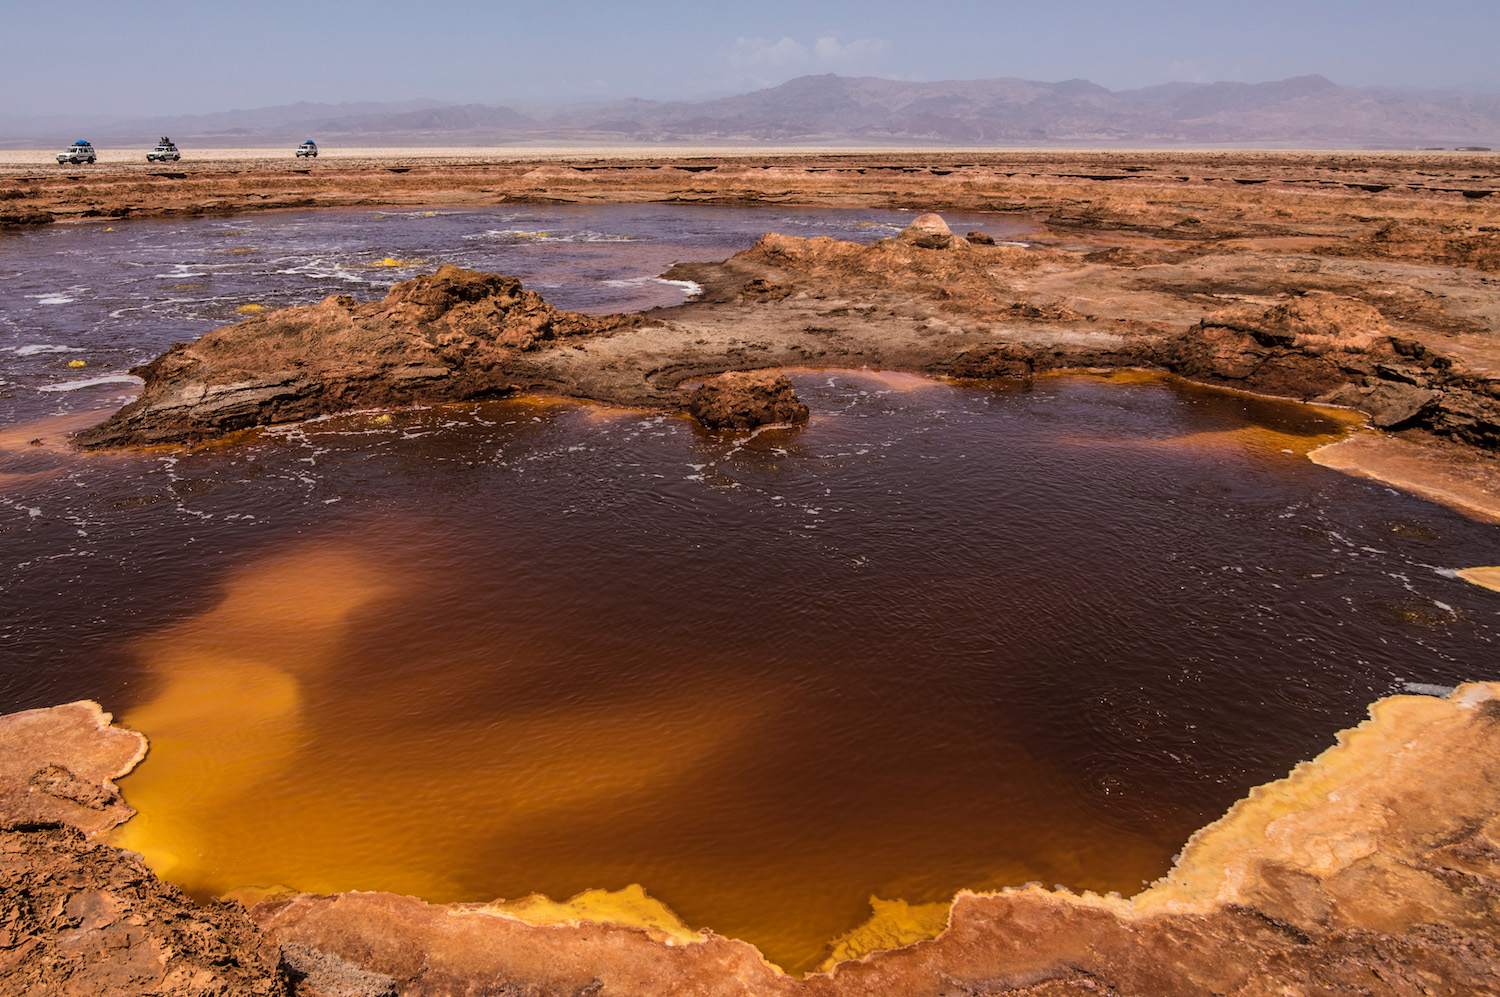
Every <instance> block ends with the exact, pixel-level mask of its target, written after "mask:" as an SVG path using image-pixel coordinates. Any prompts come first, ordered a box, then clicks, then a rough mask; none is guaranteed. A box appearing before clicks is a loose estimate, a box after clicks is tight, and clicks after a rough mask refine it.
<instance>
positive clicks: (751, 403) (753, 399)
mask: <svg viewBox="0 0 1500 997" xmlns="http://www.w3.org/2000/svg"><path fill="white" fill-rule="evenodd" d="M688 411H689V412H691V413H692V414H693V417H694V418H695V419H697V420H698V421H699V422H701V423H702V424H703V425H705V426H708V427H709V428H710V429H755V428H757V427H759V426H767V425H795V424H796V423H800V422H806V421H807V417H808V410H807V405H805V404H804V403H803V401H802V399H800V398H798V397H797V392H796V391H795V390H793V388H792V382H791V381H789V380H787V377H786V375H785V374H780V373H777V372H776V371H774V370H750V371H729V372H727V373H724V374H720V375H719V376H717V377H711V378H709V379H708V380H707V381H704V382H703V384H702V385H701V386H700V387H698V389H697V390H695V391H694V392H693V394H692V397H691V398H690V400H689V401H688Z"/></svg>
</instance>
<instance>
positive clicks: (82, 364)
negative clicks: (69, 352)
mask: <svg viewBox="0 0 1500 997" xmlns="http://www.w3.org/2000/svg"><path fill="white" fill-rule="evenodd" d="M68 366H69V367H87V366H88V363H87V361H84V360H69V361H68Z"/></svg>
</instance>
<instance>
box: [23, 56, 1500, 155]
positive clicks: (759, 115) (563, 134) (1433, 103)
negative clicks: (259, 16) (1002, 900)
mask: <svg viewBox="0 0 1500 997" xmlns="http://www.w3.org/2000/svg"><path fill="white" fill-rule="evenodd" d="M75 132H77V133H78V134H79V135H85V136H86V137H88V138H90V139H91V140H92V141H94V142H95V144H96V145H110V144H129V145H149V144H150V143H151V142H152V141H153V140H154V139H155V138H156V136H157V135H159V134H166V135H171V136H172V137H173V138H174V139H176V140H177V142H178V143H179V144H181V145H184V146H187V147H191V146H193V145H197V146H258V145H284V144H286V143H289V142H291V143H295V142H297V141H299V140H301V139H303V138H314V139H316V140H317V141H318V142H319V143H322V144H325V145H395V146H401V145H413V146H415V145H447V146H453V145H510V144H519V143H549V142H551V143H559V144H563V143H566V144H575V143H577V144H619V143H637V142H650V143H656V142H663V143H684V142H686V143H704V144H713V143H723V144H735V145H742V144H743V145H753V144H761V143H765V144H777V145H786V144H797V145H803V144H809V145H812V144H824V145H934V146H943V145H946V146H1054V145H1055V146H1067V145H1083V146H1090V145H1092V146H1111V145H1118V146H1129V145H1140V146H1175V145H1249V146H1265V147H1273V148H1274V147H1298V148H1376V149H1410V148H1424V147H1447V148H1452V147H1457V146H1495V147H1500V93H1479V92H1465V91H1454V90H1443V91H1411V90H1394V89H1388V88H1381V87H1345V86H1339V85H1338V84H1336V83H1333V82H1331V81H1329V80H1327V79H1325V78H1324V77H1322V76H1298V77H1294V78H1292V79H1287V80H1280V81H1278V82H1274V83H1166V84H1163V85H1161V86H1154V87H1145V88H1142V89H1137V90H1114V91H1112V90H1107V89H1105V88H1104V87H1101V86H1098V85H1097V84H1094V83H1090V82H1088V81H1087V80H1066V81H1064V82H1062V83H1038V82H1035V81H1032V80H1021V79H1015V78H1011V77H1002V78H1000V79H993V80H957V81H948V82H939V83H906V82H901V81H897V80H885V79H877V78H874V77H845V76H834V75H831V74H830V75H827V76H803V77H799V78H798V79H794V80H790V81H788V82H786V83H783V84H781V85H780V86H777V87H771V88H769V89H766V90H757V91H755V92H753V93H744V94H738V95H736V96H733V97H722V98H718V99H715V100H697V101H652V100H621V101H614V102H609V103H596V104H575V105H522V107H521V109H517V108H512V107H507V106H500V105H491V104H445V103H442V102H440V101H431V100H419V101H408V102H405V103H399V104H381V103H360V104H306V103H303V104H290V105H284V106H281V107H267V108H260V109H257V110H249V111H221V112H217V113H214V114H204V115H188V116H180V117H164V118H137V119H119V118H115V119H105V118H74V119H70V120H65V121H57V120H51V121H42V120H39V119H35V118H32V119H23V118H14V117H11V118H3V117H0V145H3V146H6V147H10V148H22V147H33V146H37V145H41V146H48V145H58V144H65V143H66V142H69V141H71V140H72V139H73V138H76V137H78V136H77V135H75V134H74V133H75Z"/></svg>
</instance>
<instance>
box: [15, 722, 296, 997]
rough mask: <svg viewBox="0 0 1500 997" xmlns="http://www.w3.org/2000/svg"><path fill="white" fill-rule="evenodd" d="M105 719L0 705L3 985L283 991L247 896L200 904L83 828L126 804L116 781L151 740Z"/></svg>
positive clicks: (55, 989)
mask: <svg viewBox="0 0 1500 997" xmlns="http://www.w3.org/2000/svg"><path fill="white" fill-rule="evenodd" d="M109 720H110V718H109V715H108V714H106V713H104V712H103V711H102V710H100V709H99V707H98V705H96V704H94V703H86V702H85V703H70V704H68V705H66V706H57V707H53V708H52V709H47V710H28V711H26V712H24V713H16V714H12V715H10V716H7V717H0V995H4V997H11V995H15V997H22V995H25V997H38V995H44V994H45V995H47V997H139V995H145V994H163V995H178V994H182V995H189V994H191V995H206V994H218V995H231V994H232V995H244V997H272V995H279V994H284V993H286V979H285V977H284V975H283V973H282V971H281V969H280V963H281V953H280V950H279V949H278V948H277V946H276V945H275V944H274V943H272V942H269V941H267V940H266V939H265V938H264V937H263V936H262V935H261V934H260V933H259V932H258V931H257V930H256V929H255V926H254V925H253V924H252V923H251V922H250V919H249V917H248V916H247V915H246V913H245V910H244V908H242V907H240V906H239V905H238V904H231V903H214V904H210V905H207V906H201V905H199V904H196V903H194V902H193V901H192V900H190V899H188V898H187V897H185V896H183V895H182V894H181V893H180V892H179V891H178V890H176V889H175V888H174V887H171V886H168V885H167V884H165V883H162V882H161V881H160V880H158V879H157V878H156V877H155V876H154V875H153V874H152V873H151V871H150V870H149V869H147V868H146V867H145V865H144V864H142V862H141V859H140V856H138V855H135V854H134V853H131V852H125V851H121V850H120V849H118V848H112V847H110V846H109V845H106V844H103V843H101V842H99V841H91V840H90V838H92V837H96V836H100V835H102V834H103V833H104V832H106V831H108V830H109V829H110V828H113V827H114V826H115V825H117V824H119V823H120V822H121V821H123V820H125V819H127V818H128V817H130V816H131V814H132V813H133V812H134V811H132V810H131V809H130V808H129V807H127V806H125V804H124V803H123V802H122V801H121V800H120V795H119V793H118V791H117V790H116V789H115V785H114V782H113V780H114V779H116V778H118V777H119V776H121V775H124V774H125V773H126V772H129V771H130V769H132V768H133V767H134V766H135V764H136V763H137V762H138V761H139V760H140V759H141V757H142V756H143V755H144V754H145V750H146V741H145V738H143V737H141V735H139V734H137V733H135V732H133V731H128V730H122V729H120V728H118V727H112V726H110V724H109Z"/></svg>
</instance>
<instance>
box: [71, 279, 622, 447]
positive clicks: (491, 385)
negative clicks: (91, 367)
mask: <svg viewBox="0 0 1500 997" xmlns="http://www.w3.org/2000/svg"><path fill="white" fill-rule="evenodd" d="M638 322H639V319H637V318H634V317H631V316H620V315H611V316H604V317H594V316H589V315H582V314H579V313H577V312H564V311H558V310H557V309H556V308H553V307H552V306H551V305H549V304H547V303H546V302H545V301H543V300H542V298H541V296H540V295H538V294H537V293H536V292H534V291H527V290H525V289H524V288H522V286H521V282H520V281H518V280H516V279H514V278H511V277H502V276H500V275H498V274H486V273H478V272H475V271H472V270H463V269H460V268H458V267H454V266H444V267H441V268H440V269H439V270H438V271H437V272H436V273H434V274H428V275H426V276H423V277H418V278H416V279H415V280H410V281H406V282H404V283H401V284H397V285H396V286H395V287H393V288H392V289H391V291H390V293H389V294H387V295H386V297H385V299H384V300H383V301H379V302H373V303H370V304H363V305H361V304H357V303H356V302H355V301H354V299H353V298H350V297H348V296H347V295H335V296H332V297H329V298H326V299H324V300H323V301H322V302H320V303H318V304H316V305H308V306H305V307H297V308H285V309H280V310H277V311H274V312H270V313H268V314H265V315H257V316H255V317H254V318H250V319H247V320H246V321H244V322H241V323H239V324H237V325H232V326H227V327H225V328H223V329H218V330H215V331H214V332H211V333H209V334H207V335H206V336H204V337H202V338H201V339H199V340H197V341H196V342H193V343H179V344H177V345H176V346H173V347H172V348H171V349H170V350H168V351H167V352H166V353H164V354H162V355H161V356H160V357H157V358H156V359H155V360H153V361H151V362H150V363H148V364H145V365H144V366H141V367H137V368H135V369H134V370H132V373H134V374H136V375H138V376H140V377H141V378H143V379H144V380H145V382H146V384H145V388H144V389H143V391H142V392H141V395H140V397H139V398H137V399H136V400H135V401H133V402H131V403H130V404H129V405H126V406H125V407H124V408H122V409H120V411H119V412H117V413H115V415H114V416H112V417H111V418H110V419H109V420H108V421H106V422H105V423H103V424H102V425H99V426H96V427H94V428H92V429H88V430H85V431H83V432H81V433H79V434H78V435H77V437H76V438H75V439H76V441H77V442H78V444H79V445H81V446H84V447H103V446H139V445H144V444H152V443H164V442H189V441H193V440H198V439H204V438H207V437H211V436H218V435H222V434H225V433H229V432H233V431H234V430H238V429H244V428H246V427H249V426H260V425H269V424H272V423H277V422H291V421H295V420H298V419H306V418H310V417H312V416H317V415H324V414H327V413H331V412H339V411H346V410H349V409H355V408H362V407H376V406H395V405H406V404H411V403H413V402H418V401H421V402H441V401H464V400H467V399H473V398H485V397H492V396H497V395H503V394H507V393H509V392H511V391H513V390H516V389H518V388H522V387H527V386H531V385H532V384H533V380H532V379H531V378H530V376H529V365H528V364H527V362H526V358H527V356H528V355H529V354H531V353H533V352H535V351H538V350H543V349H547V348H549V347H551V346H554V345H556V344H557V343H558V342H559V341H561V340H566V339H570V338H573V337H579V336H586V335H589V334H593V333H599V332H603V331H608V330H611V329H618V328H625V327H628V326H631V325H634V324H637V323H638Z"/></svg>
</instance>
